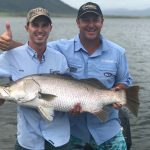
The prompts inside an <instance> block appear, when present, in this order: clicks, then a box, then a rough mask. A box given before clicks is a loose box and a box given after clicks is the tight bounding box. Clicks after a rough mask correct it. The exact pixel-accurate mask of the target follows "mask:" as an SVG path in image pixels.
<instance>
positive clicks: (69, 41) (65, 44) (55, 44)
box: [47, 38, 74, 47]
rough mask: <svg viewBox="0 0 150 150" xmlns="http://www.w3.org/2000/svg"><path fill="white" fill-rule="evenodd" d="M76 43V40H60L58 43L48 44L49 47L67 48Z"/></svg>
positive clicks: (51, 42)
mask: <svg viewBox="0 0 150 150" xmlns="http://www.w3.org/2000/svg"><path fill="white" fill-rule="evenodd" d="M73 43H74V38H72V39H59V40H56V41H50V42H48V43H47V45H48V46H52V47H53V46H60V45H61V46H67V45H70V44H73Z"/></svg>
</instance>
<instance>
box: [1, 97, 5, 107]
mask: <svg viewBox="0 0 150 150" xmlns="http://www.w3.org/2000/svg"><path fill="white" fill-rule="evenodd" d="M4 102H5V100H4V99H1V98H0V106H1V105H3V104H4Z"/></svg>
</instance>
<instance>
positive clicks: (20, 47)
mask: <svg viewBox="0 0 150 150" xmlns="http://www.w3.org/2000/svg"><path fill="white" fill-rule="evenodd" d="M26 46H27V45H26V44H24V45H22V46H18V47H16V48H13V49H10V50H9V51H7V52H8V53H16V52H19V53H20V52H22V51H24V50H25V49H26Z"/></svg>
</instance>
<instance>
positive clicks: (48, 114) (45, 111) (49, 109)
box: [38, 106, 54, 122]
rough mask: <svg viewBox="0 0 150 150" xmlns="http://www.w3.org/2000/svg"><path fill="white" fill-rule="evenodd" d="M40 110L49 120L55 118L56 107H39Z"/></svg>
mask: <svg viewBox="0 0 150 150" xmlns="http://www.w3.org/2000/svg"><path fill="white" fill-rule="evenodd" d="M38 111H39V112H40V114H41V115H42V117H43V118H45V119H46V120H48V121H49V122H51V121H53V118H54V109H53V108H52V107H41V106H39V107H38Z"/></svg>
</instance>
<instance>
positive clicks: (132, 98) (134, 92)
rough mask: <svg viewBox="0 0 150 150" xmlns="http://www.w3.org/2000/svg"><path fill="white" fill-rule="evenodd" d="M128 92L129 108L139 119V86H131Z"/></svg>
mask: <svg viewBox="0 0 150 150" xmlns="http://www.w3.org/2000/svg"><path fill="white" fill-rule="evenodd" d="M125 91H126V99H127V104H126V105H127V107H128V108H129V110H130V111H131V112H132V113H133V114H134V115H135V116H136V117H137V115H138V109H139V105H140V102H139V96H138V93H139V86H131V87H129V88H127V89H125Z"/></svg>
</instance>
